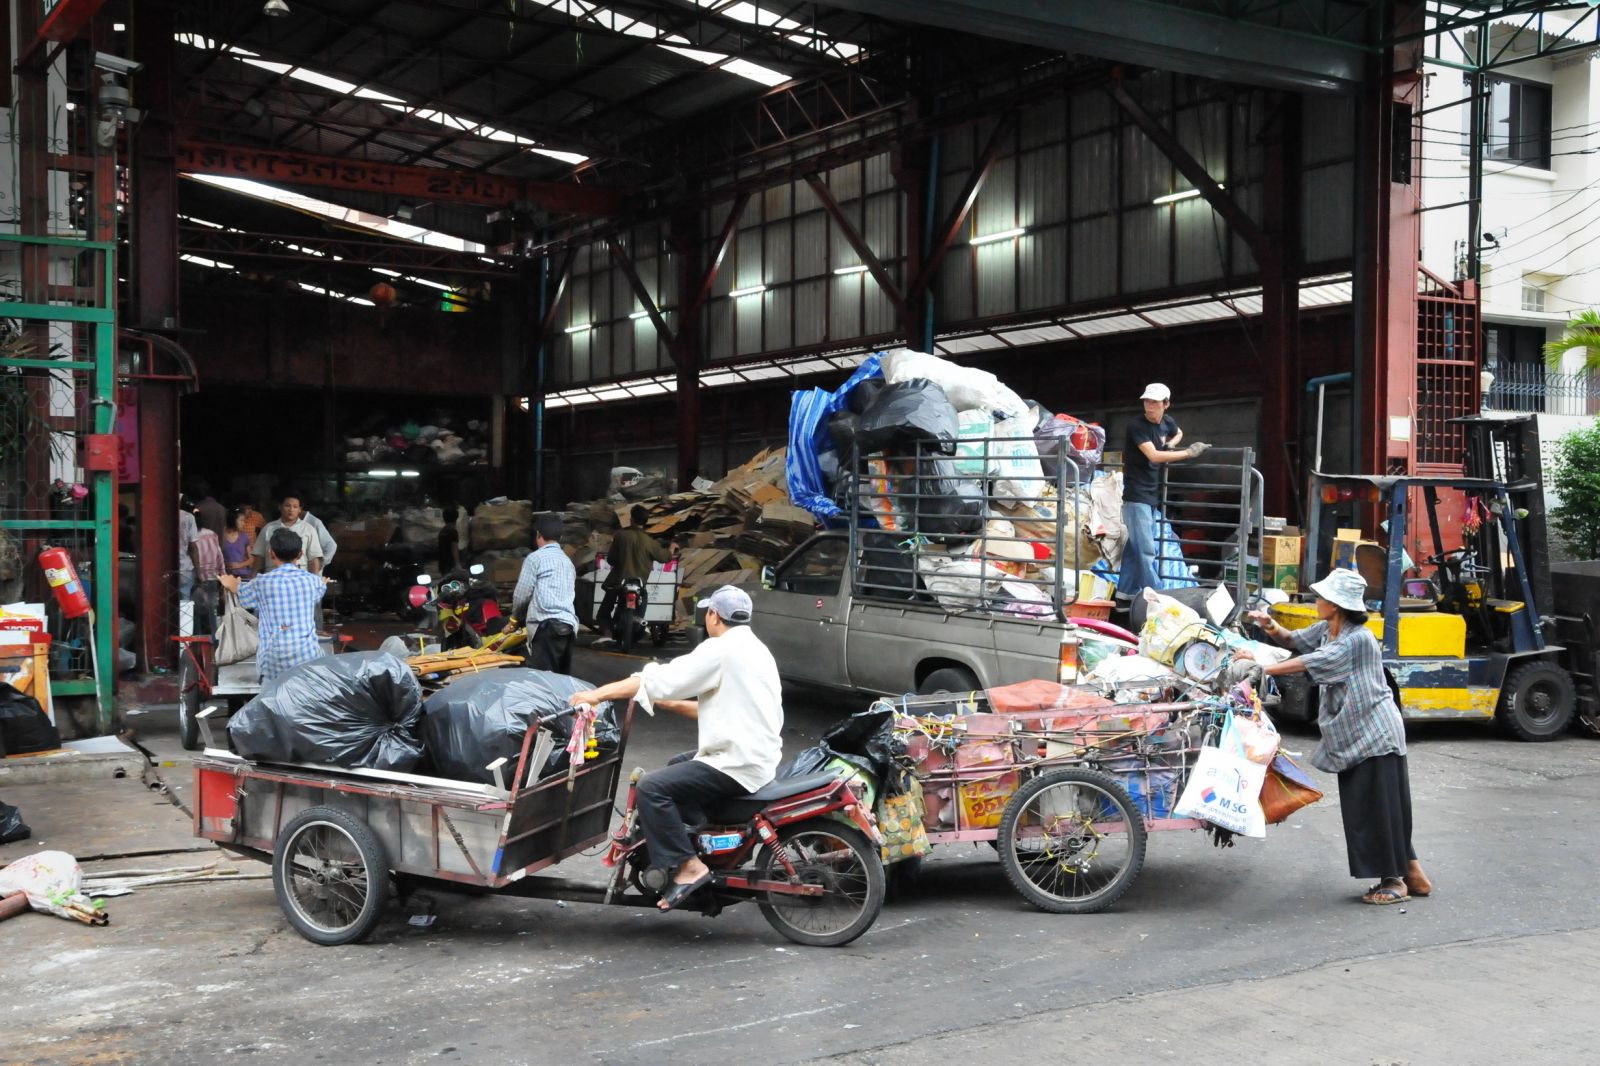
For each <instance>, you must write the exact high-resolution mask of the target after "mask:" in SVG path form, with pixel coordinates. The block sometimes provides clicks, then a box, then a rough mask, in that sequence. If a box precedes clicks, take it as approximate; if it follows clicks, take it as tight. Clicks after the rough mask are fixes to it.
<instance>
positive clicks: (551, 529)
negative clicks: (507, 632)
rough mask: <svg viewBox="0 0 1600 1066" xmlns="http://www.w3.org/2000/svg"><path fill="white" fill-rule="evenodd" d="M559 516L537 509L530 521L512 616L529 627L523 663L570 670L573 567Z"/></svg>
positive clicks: (573, 631)
mask: <svg viewBox="0 0 1600 1066" xmlns="http://www.w3.org/2000/svg"><path fill="white" fill-rule="evenodd" d="M561 528H562V527H561V519H560V517H559V516H557V515H554V514H542V515H540V516H539V517H538V518H536V519H534V522H533V543H534V546H535V548H534V550H533V551H531V552H529V553H528V557H527V558H526V559H524V560H523V561H522V573H521V574H519V575H518V576H517V591H516V592H514V593H513V594H512V596H511V616H512V618H521V619H523V620H524V621H525V622H526V624H527V627H528V632H529V636H528V651H527V663H528V665H529V666H531V667H533V668H534V669H535V670H553V671H555V672H556V673H558V674H570V673H572V638H573V636H574V634H576V633H577V631H578V612H577V611H576V610H575V609H574V606H573V605H574V604H575V603H576V601H577V598H578V596H577V588H578V572H577V570H575V569H574V568H573V566H572V560H571V559H568V558H567V553H566V552H564V551H562V550H561Z"/></svg>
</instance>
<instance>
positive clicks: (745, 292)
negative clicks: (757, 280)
mask: <svg viewBox="0 0 1600 1066" xmlns="http://www.w3.org/2000/svg"><path fill="white" fill-rule="evenodd" d="M766 291H767V286H766V284H765V283H762V284H760V285H751V286H750V287H749V288H746V289H734V290H733V291H732V292H730V293H728V295H729V296H731V297H733V298H734V299H735V300H737V299H738V298H739V297H741V296H754V295H755V294H756V293H758V292H766Z"/></svg>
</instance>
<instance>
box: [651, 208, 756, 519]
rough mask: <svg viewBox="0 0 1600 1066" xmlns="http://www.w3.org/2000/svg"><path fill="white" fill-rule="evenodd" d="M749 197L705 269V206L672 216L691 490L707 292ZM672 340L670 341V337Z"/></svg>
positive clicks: (684, 451)
mask: <svg viewBox="0 0 1600 1066" xmlns="http://www.w3.org/2000/svg"><path fill="white" fill-rule="evenodd" d="M747 199H748V197H745V196H741V197H739V198H737V199H736V200H734V202H733V205H732V207H731V208H730V209H729V212H728V221H727V224H726V225H725V226H724V227H723V229H722V234H721V235H720V237H719V238H718V240H717V244H716V246H715V248H714V249H713V253H712V260H711V263H710V265H709V266H707V267H706V268H705V269H704V272H703V273H702V269H701V254H702V252H701V249H702V248H703V247H704V245H703V244H702V242H701V240H700V210H699V208H698V207H691V208H684V209H682V210H680V211H678V212H677V213H676V214H674V215H673V216H672V223H671V229H670V233H669V235H668V240H669V241H670V243H671V247H672V254H673V258H674V259H676V261H677V264H678V279H677V280H678V301H679V302H678V332H677V335H676V338H675V341H676V343H673V344H672V348H673V349H674V350H673V353H672V359H673V362H674V363H676V364H677V368H678V388H677V400H678V489H679V491H685V492H686V491H688V489H689V485H690V483H691V482H692V481H693V480H694V478H695V476H696V475H697V474H698V473H699V468H700V400H701V395H700V391H701V390H700V367H701V366H702V365H703V364H704V363H705V341H704V337H703V334H702V331H703V329H704V325H705V316H704V314H703V311H704V309H705V302H706V297H707V296H708V295H709V294H710V292H711V286H712V284H713V283H714V282H715V281H716V278H717V272H718V271H719V270H721V268H722V260H723V258H724V257H725V256H726V255H727V253H728V246H729V245H730V244H732V243H733V233H734V229H735V226H736V225H737V223H738V220H739V215H740V214H741V213H742V212H743V211H744V205H745V201H746V200H747ZM669 343H670V342H669Z"/></svg>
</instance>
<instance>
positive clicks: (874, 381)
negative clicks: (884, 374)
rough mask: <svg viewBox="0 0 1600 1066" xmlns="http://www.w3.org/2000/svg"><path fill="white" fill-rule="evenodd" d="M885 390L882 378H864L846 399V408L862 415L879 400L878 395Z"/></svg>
mask: <svg viewBox="0 0 1600 1066" xmlns="http://www.w3.org/2000/svg"><path fill="white" fill-rule="evenodd" d="M883 389H884V380H883V379H882V378H863V379H862V380H860V381H858V382H856V387H855V388H853V389H851V390H850V395H848V396H846V397H845V398H844V402H845V406H846V407H847V408H849V410H850V411H852V412H853V413H855V414H858V415H859V414H862V413H864V412H865V411H866V409H867V408H869V407H871V406H872V404H873V401H875V400H876V399H877V398H878V393H880V392H882V391H883Z"/></svg>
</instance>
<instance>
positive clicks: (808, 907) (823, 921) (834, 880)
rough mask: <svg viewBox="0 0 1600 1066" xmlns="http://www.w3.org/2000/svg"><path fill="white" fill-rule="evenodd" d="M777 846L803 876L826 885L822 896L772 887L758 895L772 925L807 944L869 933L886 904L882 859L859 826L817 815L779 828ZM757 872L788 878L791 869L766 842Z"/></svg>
mask: <svg viewBox="0 0 1600 1066" xmlns="http://www.w3.org/2000/svg"><path fill="white" fill-rule="evenodd" d="M778 847H780V848H783V849H784V850H785V852H786V853H787V854H788V856H789V861H790V862H791V863H793V864H794V868H795V871H796V872H797V873H798V874H799V875H800V880H801V881H802V882H804V883H806V884H812V885H823V886H825V887H826V888H827V892H826V893H825V894H824V895H821V896H784V895H780V894H777V893H773V892H769V893H767V895H766V897H765V898H764V899H761V900H760V906H761V914H762V915H763V916H764V917H765V918H766V919H767V921H768V922H769V923H770V924H771V925H772V928H774V929H776V930H777V931H778V932H780V933H782V934H783V935H784V936H786V937H788V938H789V939H790V940H792V941H794V942H795V943H796V944H805V945H806V946H807V947H819V948H831V947H837V946H839V945H840V944H848V943H850V941H852V940H854V939H855V938H856V937H858V936H860V935H861V934H862V933H865V932H866V931H867V930H868V929H869V928H870V927H871V926H872V923H873V922H875V921H877V918H878V912H879V911H881V910H883V896H884V877H883V860H882V859H881V858H880V857H879V855H878V849H877V848H876V847H874V846H872V845H871V844H869V843H868V842H867V838H866V837H864V836H862V835H861V831H860V830H859V829H856V828H855V827H853V826H846V825H842V824H840V823H837V822H829V821H823V820H820V819H819V820H816V821H811V822H803V823H801V824H800V825H794V826H789V827H787V828H785V829H780V830H779V831H778ZM756 876H757V877H759V878H769V879H772V880H778V881H785V880H788V876H789V875H788V872H787V871H786V870H784V868H783V864H782V863H781V862H779V861H778V858H777V854H776V853H775V852H774V851H773V849H772V848H771V847H770V846H768V845H762V848H761V853H760V854H759V855H758V856H756Z"/></svg>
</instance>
